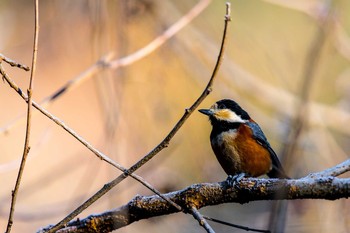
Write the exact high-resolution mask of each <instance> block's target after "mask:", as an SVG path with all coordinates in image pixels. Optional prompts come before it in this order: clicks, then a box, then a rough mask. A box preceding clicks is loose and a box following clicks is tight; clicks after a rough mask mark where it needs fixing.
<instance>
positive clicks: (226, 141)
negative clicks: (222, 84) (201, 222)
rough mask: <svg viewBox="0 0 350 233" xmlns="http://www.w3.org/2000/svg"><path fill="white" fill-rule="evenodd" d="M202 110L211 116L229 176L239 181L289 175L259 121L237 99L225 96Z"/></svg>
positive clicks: (216, 144)
mask: <svg viewBox="0 0 350 233" xmlns="http://www.w3.org/2000/svg"><path fill="white" fill-rule="evenodd" d="M199 112H201V113H203V114H205V115H207V116H209V120H210V122H211V124H212V126H213V129H212V131H211V134H210V142H211V146H212V149H213V151H214V153H215V155H216V158H217V159H218V161H219V163H220V165H221V167H222V168H223V169H224V170H225V172H226V173H227V174H228V175H229V177H231V178H232V177H235V178H233V179H236V181H238V179H241V178H242V177H244V176H253V177H258V176H261V175H264V174H267V175H268V176H269V177H270V178H286V179H288V176H287V175H286V174H285V172H284V170H283V168H282V165H281V163H280V161H279V160H278V157H277V155H276V153H275V152H274V151H273V149H272V148H271V146H270V144H269V142H268V141H267V139H266V137H265V135H264V133H263V131H262V130H261V128H260V127H259V125H258V124H257V123H256V122H255V121H254V120H252V119H251V118H250V116H249V114H248V113H247V112H246V111H244V110H243V109H242V108H241V107H240V106H239V105H238V104H237V103H236V102H235V101H233V100H230V99H223V100H220V101H218V102H216V103H215V104H214V105H213V106H211V107H210V109H200V110H199Z"/></svg>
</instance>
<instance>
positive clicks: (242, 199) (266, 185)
mask: <svg viewBox="0 0 350 233" xmlns="http://www.w3.org/2000/svg"><path fill="white" fill-rule="evenodd" d="M348 161H350V160H348ZM348 165H349V163H348ZM337 167H338V166H337ZM326 171H328V170H326ZM316 174H322V173H316ZM312 177H313V178H312ZM276 193H278V194H279V195H276ZM164 195H165V196H166V197H168V198H169V199H170V200H172V201H174V202H175V203H177V204H179V205H180V206H184V207H187V208H188V209H191V208H192V206H194V207H195V208H196V209H200V208H202V207H205V206H212V205H219V204H223V203H240V204H244V203H248V202H251V201H259V200H285V199H288V200H294V199H326V200H336V199H340V198H348V197H349V196H350V178H344V179H342V178H336V177H332V176H328V177H320V176H318V175H313V174H310V175H308V176H306V177H304V178H300V179H291V180H281V179H257V178H243V179H242V180H241V181H240V182H239V183H238V184H237V186H235V187H232V186H229V185H228V184H227V183H226V182H225V181H223V182H218V183H201V184H193V185H191V186H189V187H187V188H185V189H182V190H179V191H175V192H170V193H167V194H164ZM176 212H179V211H178V210H176V209H175V208H174V207H173V206H171V205H170V204H169V203H168V202H166V201H164V200H163V199H162V198H160V197H159V196H157V195H152V196H139V195H137V196H135V197H134V198H133V199H132V200H130V201H129V202H128V203H127V204H126V205H123V206H120V207H118V208H116V209H114V210H110V211H106V212H103V213H101V214H94V215H90V216H88V217H86V218H85V219H81V220H76V221H72V222H70V223H68V225H67V226H66V227H65V228H62V229H60V230H59V231H57V232H60V233H63V232H65V233H66V232H100V231H102V229H103V230H104V231H103V232H109V231H112V230H115V229H118V228H121V227H125V226H127V225H129V224H131V223H133V222H135V221H139V220H142V219H148V218H152V217H156V216H161V215H167V214H172V213H176ZM48 228H50V226H49V227H48ZM48 228H46V229H48ZM44 231H45V229H41V230H39V232H44Z"/></svg>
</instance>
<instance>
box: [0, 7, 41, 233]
mask: <svg viewBox="0 0 350 233" xmlns="http://www.w3.org/2000/svg"><path fill="white" fill-rule="evenodd" d="M34 4H35V13H34V14H35V19H34V21H35V27H34V45H33V58H32V69H31V73H30V79H29V87H28V90H27V93H28V100H27V102H28V108H27V126H26V135H25V141H24V149H23V155H22V161H21V165H20V167H19V171H18V175H17V180H16V184H15V188H14V190H13V191H12V201H11V207H10V213H9V218H8V222H7V227H6V233H9V232H10V231H11V228H12V224H13V214H14V211H15V205H16V199H17V194H18V190H19V186H20V183H21V179H22V175H23V171H24V166H25V163H26V160H27V156H28V153H29V150H30V146H29V139H30V130H31V114H32V93H33V86H34V85H33V83H34V75H35V69H36V60H37V53H38V36H39V0H34Z"/></svg>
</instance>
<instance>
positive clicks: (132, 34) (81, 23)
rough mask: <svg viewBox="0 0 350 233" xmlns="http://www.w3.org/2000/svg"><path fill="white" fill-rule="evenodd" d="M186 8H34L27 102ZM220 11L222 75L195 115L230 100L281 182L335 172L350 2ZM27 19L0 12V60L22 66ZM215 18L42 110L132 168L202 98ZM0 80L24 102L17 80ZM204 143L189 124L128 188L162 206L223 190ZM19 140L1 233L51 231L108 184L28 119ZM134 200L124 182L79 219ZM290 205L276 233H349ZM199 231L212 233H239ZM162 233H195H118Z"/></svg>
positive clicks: (344, 102) (151, 226)
mask: <svg viewBox="0 0 350 233" xmlns="http://www.w3.org/2000/svg"><path fill="white" fill-rule="evenodd" d="M198 2H199V1H194V0H189V1H170V0H163V1H155V0H115V1H112V0H109V1H77V0H76V1H68V0H49V1H40V35H39V53H38V63H37V72H36V77H35V81H34V100H35V101H37V102H39V103H40V102H41V101H43V100H44V99H45V98H47V97H48V96H50V95H52V94H53V93H54V92H55V91H56V90H57V89H59V88H60V87H61V86H63V85H65V84H66V83H67V82H69V81H70V80H72V79H74V78H75V77H77V76H78V75H79V74H81V73H82V72H84V71H86V70H87V69H88V68H89V67H91V66H93V65H94V64H95V63H96V62H97V61H98V60H99V59H100V58H101V57H103V56H105V55H107V54H112V56H113V59H118V58H122V57H124V56H127V55H130V54H132V53H134V52H135V51H137V50H139V49H141V48H143V47H144V46H146V45H147V44H148V43H150V42H151V41H152V40H153V39H155V38H156V37H157V36H159V35H161V34H162V33H163V32H164V31H165V30H166V29H167V28H169V27H170V26H171V25H172V24H174V23H175V22H176V21H177V20H179V18H181V17H182V16H183V15H185V14H186V13H187V12H188V11H189V10H190V9H192V8H193V7H194V6H195V5H196V4H197V3H198ZM230 2H231V7H232V22H231V24H230V25H229V27H230V31H229V35H228V41H227V49H226V52H225V57H224V61H223V64H222V67H221V69H220V72H219V74H218V78H217V80H216V82H215V84H214V89H213V92H212V93H211V95H210V96H209V97H208V98H207V99H206V100H205V101H204V102H203V103H202V105H201V107H204V108H205V107H209V106H210V105H211V104H212V103H213V102H215V101H216V100H218V99H222V98H231V99H235V100H236V101H237V102H238V103H240V104H241V105H242V107H243V108H245V109H246V110H247V111H248V112H249V113H250V114H251V116H253V118H254V119H255V120H256V121H257V122H258V123H259V124H260V125H261V127H262V128H263V130H264V132H265V134H266V135H267V137H268V139H269V141H270V143H271V144H272V146H273V147H274V148H275V150H276V152H277V153H278V154H279V155H281V157H282V161H284V163H286V164H285V166H286V169H287V170H288V174H290V176H292V177H296V178H297V177H302V176H304V175H307V174H309V173H310V172H317V171H321V170H323V169H326V168H329V167H331V166H334V165H336V164H337V163H340V162H342V161H344V160H346V159H348V158H349V149H350V144H349V137H350V127H349V123H350V102H349V100H350V94H349V93H350V69H349V64H350V60H349V59H350V40H349V37H348V35H350V15H349V14H348V12H350V2H349V1H346V0H339V1H321V0H319V1H316V0H314V1H312V0H309V1H302V0H299V1H282V0H280V1H279V0H269V1H267V0H266V1H263V0H250V1H239V0H236V1H233V0H232V1H230ZM33 5H34V4H33V1H25V0H17V1H10V0H2V1H1V2H0V25H1V34H0V35H1V36H0V51H1V53H3V54H4V55H6V56H7V57H9V58H12V59H14V60H16V61H18V62H21V63H24V64H26V65H29V66H30V64H31V56H32V44H33V31H34V10H33V8H34V7H33ZM224 14H225V1H221V0H220V1H219V0H215V1H212V2H211V3H210V4H209V5H208V6H207V7H206V9H205V10H204V11H203V12H202V13H201V14H200V15H199V16H198V17H196V18H195V19H194V20H193V21H191V22H190V23H189V24H188V25H187V26H186V27H185V28H184V29H182V30H181V31H180V32H179V33H177V34H176V35H175V36H174V37H172V38H171V39H170V40H168V41H166V43H165V44H164V45H162V46H161V47H159V48H158V49H156V50H155V51H153V52H152V53H151V54H150V55H148V56H146V57H145V58H143V59H141V60H138V61H136V62H133V63H132V64H130V65H128V66H125V67H122V68H119V69H108V68H106V69H102V70H99V72H96V73H95V74H94V75H91V76H88V78H86V79H84V81H82V82H80V83H79V85H77V86H75V88H74V89H72V90H70V91H67V92H66V93H65V94H63V95H61V96H60V97H59V98H57V99H56V100H55V101H54V102H52V103H50V105H47V106H46V108H47V109H48V110H49V111H50V112H51V113H52V114H54V115H55V116H57V117H59V118H60V119H61V120H62V121H64V122H65V123H66V124H67V125H68V126H69V127H70V128H72V129H73V130H75V131H76V132H77V133H79V134H80V135H81V136H82V137H84V138H85V139H86V140H88V141H89V142H90V143H91V144H92V145H93V146H95V147H96V148H97V149H99V150H101V151H102V152H104V153H105V154H107V155H108V156H109V157H111V158H112V159H114V160H115V161H117V162H118V163H120V164H122V165H123V166H125V167H128V166H130V165H132V164H133V163H135V162H136V161H137V160H138V159H140V158H141V157H142V156H144V155H145V154H146V153H147V152H149V151H150V150H151V149H152V148H153V147H155V146H156V145H157V144H158V143H159V142H160V141H161V140H162V139H163V138H164V136H165V135H166V134H167V133H168V132H169V131H170V129H171V128H172V127H173V126H174V124H175V123H176V122H177V120H178V119H179V118H180V117H181V116H182V114H183V112H184V110H185V108H187V107H189V106H190V105H191V104H192V103H193V102H194V101H195V100H196V98H197V97H198V96H199V95H200V93H201V92H202V90H203V89H204V87H205V85H206V83H207V81H208V80H209V78H210V75H211V72H212V70H213V67H214V64H215V61H216V58H217V55H218V51H219V47H220V42H221V37H222V32H223V24H224V22H223V19H224ZM4 67H5V69H6V71H7V73H8V74H9V75H10V76H11V78H12V79H13V80H15V82H16V83H18V85H19V86H20V87H21V88H22V89H23V90H26V88H27V86H28V80H29V72H24V71H22V70H19V69H17V68H12V67H9V66H8V65H5V64H4ZM0 108H1V109H2V111H1V114H0V127H1V132H0V148H1V156H0V186H1V188H0V227H1V230H4V229H5V226H6V222H7V218H8V211H9V207H10V200H11V199H10V197H11V190H12V189H13V187H14V183H15V180H16V176H17V172H18V164H19V160H20V158H21V156H22V151H23V144H24V135H25V120H23V119H24V118H23V117H21V116H23V115H24V114H25V112H26V104H25V103H24V101H23V100H22V99H21V98H20V97H19V96H18V95H17V94H16V93H15V92H14V91H13V90H12V89H10V88H9V86H8V85H7V84H6V83H1V85H0ZM300 126H302V127H300ZM296 129H301V130H300V132H299V130H296ZM210 130H211V127H210V124H209V122H208V119H207V118H206V117H204V116H203V115H201V114H199V113H198V112H195V113H194V114H193V115H192V116H191V117H190V118H189V119H188V121H187V122H186V124H185V125H184V126H183V127H182V128H181V130H180V131H179V132H178V134H177V135H176V136H175V137H174V139H173V140H172V141H171V143H170V145H169V147H168V148H167V149H165V150H163V151H162V152H161V153H160V154H158V155H157V156H156V157H155V158H154V159H152V160H151V161H150V162H149V163H147V164H146V165H145V166H143V167H142V168H141V169H140V170H139V171H138V172H137V174H139V175H141V176H143V177H144V178H145V179H146V180H147V181H149V182H150V183H151V184H152V185H154V186H155V187H156V188H157V189H159V190H161V191H162V192H169V191H174V190H178V189H182V188H184V187H186V186H189V185H191V184H192V183H198V182H216V181H222V180H224V179H225V178H226V175H225V173H224V172H223V171H222V169H221V167H220V166H219V164H218V163H217V161H216V159H215V156H214V155H213V153H212V151H211V148H210V144H209V133H210ZM31 135H32V136H31V150H30V155H29V160H28V161H27V165H26V167H25V171H24V177H23V180H22V184H21V187H20V191H19V196H18V200H17V205H16V212H15V218H14V221H15V222H14V226H13V232H33V231H36V230H37V229H38V228H40V227H43V226H46V225H48V224H52V223H56V222H58V221H59V220H61V219H62V218H63V217H64V216H65V215H66V214H67V213H69V212H71V211H72V210H73V209H74V208H76V207H77V206H79V205H80V204H81V203H82V202H83V201H84V200H86V199H87V198H88V197H89V196H91V195H92V194H93V193H95V192H96V191H97V190H98V189H100V188H101V187H102V186H103V184H105V183H106V182H108V181H110V180H112V179H113V178H115V177H116V176H118V175H119V174H120V172H119V171H117V170H116V169H113V168H112V167H111V166H108V165H107V164H106V163H104V162H103V161H101V160H99V159H98V158H96V157H95V156H94V155H93V154H92V153H91V152H90V151H88V150H87V149H86V148H85V147H84V146H82V145H81V144H80V143H79V142H77V141H76V140H75V139H74V138H73V137H71V136H70V135H69V134H67V133H66V132H65V131H64V130H62V129H61V128H60V127H58V126H57V125H56V124H54V123H53V122H51V121H50V120H48V119H47V118H46V117H44V116H43V115H41V114H39V113H38V112H37V111H35V114H34V117H33V121H32V134H31ZM296 136H297V140H294V139H295V138H296ZM293 140H294V141H295V143H292V142H293ZM291 145H295V147H292V146H291ZM136 194H142V195H150V194H151V193H150V191H149V190H146V189H145V188H144V187H142V186H141V185H140V184H138V183H136V182H135V181H134V180H132V179H127V180H125V181H123V182H122V183H121V184H120V185H119V186H117V187H116V188H114V189H113V190H112V191H111V192H109V193H108V194H107V195H105V196H104V197H103V198H101V199H100V200H99V201H97V202H96V203H95V204H93V205H92V206H91V207H90V208H88V209H87V210H86V211H84V212H83V213H82V214H81V215H79V217H80V218H83V217H86V216H87V215H89V214H91V213H99V212H102V211H104V210H108V209H112V208H116V207H118V206H120V205H123V204H125V203H126V202H127V201H128V200H130V199H131V198H132V197H134V196H135V195H136ZM272 203H273V202H270V201H261V202H252V203H249V204H244V205H240V204H225V205H220V206H212V207H207V208H204V209H202V210H201V212H202V213H203V214H206V215H208V216H211V217H215V218H218V219H221V220H224V221H229V222H232V223H236V224H241V225H245V226H249V227H255V228H262V229H266V228H267V227H268V225H269V218H270V213H271V206H272ZM289 203H290V204H289V208H288V210H287V221H286V225H285V229H286V232H349V229H350V203H349V200H337V201H323V200H302V201H291V202H289ZM211 225H212V226H213V227H214V229H215V230H216V231H217V232H242V231H241V230H237V229H233V228H229V227H226V226H222V225H218V224H215V223H212V224H211ZM164 231H166V232H169V233H170V232H203V229H202V228H200V227H199V226H198V223H197V222H196V221H195V220H194V219H193V217H192V216H190V215H184V214H173V215H170V216H163V217H158V218H153V219H150V220H143V221H140V222H137V223H134V224H132V225H130V226H128V227H125V228H123V229H120V230H119V232H164Z"/></svg>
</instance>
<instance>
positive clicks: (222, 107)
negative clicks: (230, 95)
mask: <svg viewBox="0 0 350 233" xmlns="http://www.w3.org/2000/svg"><path fill="white" fill-rule="evenodd" d="M225 108H226V106H225V104H219V105H218V109H225Z"/></svg>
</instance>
